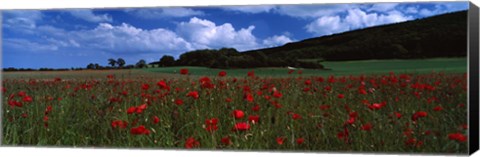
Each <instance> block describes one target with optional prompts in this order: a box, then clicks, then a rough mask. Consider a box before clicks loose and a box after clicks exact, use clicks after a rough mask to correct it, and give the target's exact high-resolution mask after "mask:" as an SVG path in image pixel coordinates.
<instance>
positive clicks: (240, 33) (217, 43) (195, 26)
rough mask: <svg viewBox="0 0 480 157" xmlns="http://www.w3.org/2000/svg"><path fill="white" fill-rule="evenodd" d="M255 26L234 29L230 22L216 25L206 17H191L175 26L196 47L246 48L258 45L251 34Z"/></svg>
mask: <svg viewBox="0 0 480 157" xmlns="http://www.w3.org/2000/svg"><path fill="white" fill-rule="evenodd" d="M254 29H255V26H249V27H248V28H241V29H240V30H235V28H234V27H233V26H232V24H230V23H224V24H222V25H218V26H217V25H216V24H215V23H214V22H212V21H209V20H207V19H199V18H197V17H193V18H191V19H190V21H188V22H181V23H179V24H178V26H177V29H176V31H177V33H178V34H179V35H180V36H182V37H185V38H186V39H187V40H188V41H190V42H191V43H192V44H193V45H194V47H197V48H217V47H223V46H228V47H234V48H236V49H238V50H247V49H252V48H256V47H258V44H257V42H256V37H255V36H254V35H253V34H252V31H253V30H254Z"/></svg>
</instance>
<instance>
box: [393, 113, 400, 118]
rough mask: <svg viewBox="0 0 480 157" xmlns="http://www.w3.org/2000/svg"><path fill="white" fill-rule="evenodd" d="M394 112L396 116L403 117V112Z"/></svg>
mask: <svg viewBox="0 0 480 157" xmlns="http://www.w3.org/2000/svg"><path fill="white" fill-rule="evenodd" d="M394 114H395V116H396V117H397V118H402V114H401V113H398V112H394Z"/></svg>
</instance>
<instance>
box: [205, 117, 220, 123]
mask: <svg viewBox="0 0 480 157" xmlns="http://www.w3.org/2000/svg"><path fill="white" fill-rule="evenodd" d="M217 123H218V118H212V119H207V120H205V124H206V125H217Z"/></svg>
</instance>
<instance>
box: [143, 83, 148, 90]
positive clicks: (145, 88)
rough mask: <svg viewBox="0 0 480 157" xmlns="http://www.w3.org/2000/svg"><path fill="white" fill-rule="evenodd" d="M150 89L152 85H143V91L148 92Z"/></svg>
mask: <svg viewBox="0 0 480 157" xmlns="http://www.w3.org/2000/svg"><path fill="white" fill-rule="evenodd" d="M148 88H150V85H148V84H142V89H143V90H148Z"/></svg>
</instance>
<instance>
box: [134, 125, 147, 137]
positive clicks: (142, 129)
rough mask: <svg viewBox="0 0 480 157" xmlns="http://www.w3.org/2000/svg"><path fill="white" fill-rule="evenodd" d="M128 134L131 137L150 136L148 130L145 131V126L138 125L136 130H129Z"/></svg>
mask: <svg viewBox="0 0 480 157" xmlns="http://www.w3.org/2000/svg"><path fill="white" fill-rule="evenodd" d="M130 134H132V135H142V134H143V135H149V134H150V130H148V129H146V128H145V126H143V125H140V126H138V127H136V128H132V129H130Z"/></svg>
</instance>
